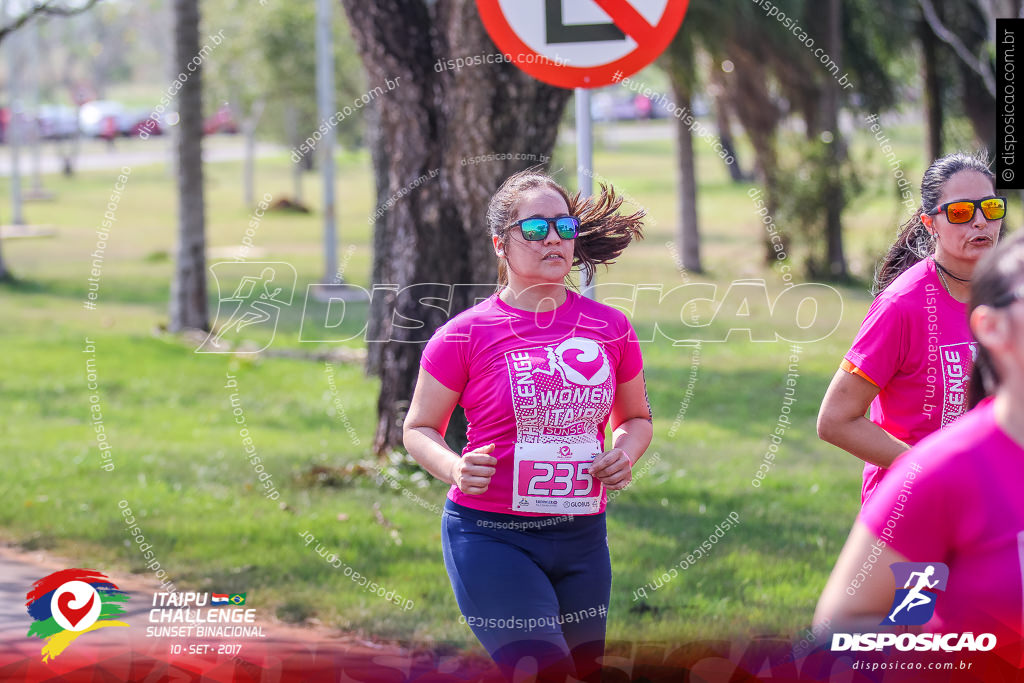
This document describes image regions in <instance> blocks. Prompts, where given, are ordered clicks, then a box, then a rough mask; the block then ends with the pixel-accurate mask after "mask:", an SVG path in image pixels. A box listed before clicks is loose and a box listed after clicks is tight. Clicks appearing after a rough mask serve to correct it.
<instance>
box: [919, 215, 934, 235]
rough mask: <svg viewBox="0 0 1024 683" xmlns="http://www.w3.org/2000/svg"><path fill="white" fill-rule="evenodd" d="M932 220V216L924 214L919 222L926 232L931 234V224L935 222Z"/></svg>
mask: <svg viewBox="0 0 1024 683" xmlns="http://www.w3.org/2000/svg"><path fill="white" fill-rule="evenodd" d="M933 219H934V216H931V215H929V214H926V213H922V214H921V222H922V223H924V227H926V228H928V232H932V224H933V223H934V222H935V221H934V220H933ZM933 234H934V233H933Z"/></svg>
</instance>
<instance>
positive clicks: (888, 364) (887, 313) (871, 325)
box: [846, 297, 907, 388]
mask: <svg viewBox="0 0 1024 683" xmlns="http://www.w3.org/2000/svg"><path fill="white" fill-rule="evenodd" d="M906 332H907V331H906V319H905V316H904V312H903V310H902V308H901V307H900V306H898V305H897V303H896V302H895V301H894V300H893V299H891V298H888V297H885V298H883V297H878V298H876V299H875V300H874V301H873V302H871V308H870V309H868V315H867V317H866V318H864V322H863V323H862V324H861V326H860V331H859V332H857V337H856V338H855V339H854V340H853V346H852V347H851V348H850V350H849V351H848V352H847V353H846V360H848V361H850V363H852V364H853V365H855V366H856V367H857V368H859V369H860V370H862V371H863V372H864V374H866V375H867V376H868V377H870V378H871V381H872V382H874V383H875V384H877V385H878V386H879V387H883V388H884V387H885V385H886V384H888V383H889V380H891V379H892V378H893V376H894V375H895V374H896V371H897V370H899V368H900V366H901V365H902V364H903V360H904V354H905V351H906V344H907V339H906Z"/></svg>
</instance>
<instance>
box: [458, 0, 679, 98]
mask: <svg viewBox="0 0 1024 683" xmlns="http://www.w3.org/2000/svg"><path fill="white" fill-rule="evenodd" d="M594 2H595V3H596V4H597V5H598V6H600V7H602V9H604V10H605V11H606V12H608V14H609V16H611V17H612V19H613V21H614V19H615V13H614V9H613V10H612V11H610V12H609V9H610V8H611V7H612V6H613V5H614V4H625V3H623V2H621V0H614V2H609V0H594ZM689 4H690V0H668V4H667V5H666V6H665V11H664V13H663V14H662V15H661V19H660V20H659V21H658V23H657V24H656V25H655V26H652V27H650V28H651V30H650V31H649V32H648V33H647V35H646V36H644V39H643V40H637V39H636V38H633V39H634V40H635V41H636V42H637V48H636V49H635V50H633V51H632V52H630V53H629V54H628V55H626V56H624V57H620V58H619V59H616V60H615V61H614V62H609V63H608V64H600V65H598V66H587V67H580V66H568V65H561V64H556V63H555V62H553V61H552V60H551V59H550V58H548V57H545V56H544V55H541V54H539V53H538V52H537V51H536V50H534V49H533V48H531V47H530V46H529V45H527V44H526V43H524V42H523V40H522V39H521V38H520V37H519V36H518V35H517V34H516V32H515V30H513V28H512V26H511V25H510V24H509V23H508V20H507V19H505V15H504V14H503V13H502V11H501V5H500V2H499V0H476V6H477V9H478V10H479V11H480V18H481V19H482V20H483V22H484V28H486V29H487V33H488V35H490V37H491V40H493V41H494V44H495V45H497V46H498V49H499V50H501V51H502V52H503V53H504V54H505V55H506V56H507V57H510V58H511V57H512V55H515V54H535V55H537V56H538V57H540V58H541V59H540V60H539V61H535V62H519V63H516V62H513V64H515V65H516V66H517V67H519V68H520V69H522V70H523V71H525V72H526V73H528V74H530V75H531V76H533V77H534V78H536V79H537V80H539V81H544V82H545V83H547V84H549V85H554V86H558V87H559V88H601V87H603V86H606V85H611V84H612V83H617V82H618V81H619V80H620V79H622V78H626V77H627V76H632V75H633V74H635V73H636V72H637V71H640V69H642V68H644V67H645V66H647V65H648V64H650V63H651V62H653V61H654V60H655V59H657V58H658V55H660V54H661V53H662V52H663V51H664V50H665V48H666V47H668V44H669V43H671V42H672V38H674V37H675V35H676V32H677V31H678V30H679V26H680V25H681V24H682V23H683V16H685V15H686V8H687V7H688V6H689ZM616 24H618V22H616ZM627 33H629V32H628V31H627ZM630 35H631V34H630ZM631 37H632V35H631Z"/></svg>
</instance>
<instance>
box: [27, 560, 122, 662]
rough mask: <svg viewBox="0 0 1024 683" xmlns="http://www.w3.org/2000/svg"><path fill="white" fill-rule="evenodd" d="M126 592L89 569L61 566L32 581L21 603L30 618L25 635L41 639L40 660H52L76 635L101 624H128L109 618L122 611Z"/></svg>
mask: <svg viewBox="0 0 1024 683" xmlns="http://www.w3.org/2000/svg"><path fill="white" fill-rule="evenodd" d="M128 597H129V596H128V594H127V593H125V592H124V591H121V590H118V588H117V586H116V585H114V582H113V581H111V580H110V579H108V578H107V577H106V576H105V575H103V574H101V573H100V572H98V571H95V570H93V569H62V570H61V571H59V572H54V573H53V574H50V575H49V576H44V577H43V578H41V579H39V580H38V581H36V582H35V583H34V584H32V590H30V591H29V592H28V595H27V596H26V600H25V606H26V607H27V608H28V614H29V616H30V617H32V619H33V622H32V625H31V626H30V627H29V629H28V634H27V635H29V636H35V637H36V638H41V639H43V640H44V641H46V642H45V644H44V645H43V649H42V655H43V661H44V662H45V661H47V660H50V659H53V658H54V657H56V656H57V655H59V654H60V653H61V652H63V651H64V650H65V649H67V647H68V645H70V644H71V643H73V642H74V641H75V639H76V638H78V637H79V636H81V635H82V634H85V633H88V632H90V631H95V630H97V629H101V628H103V627H105V626H128V624H126V623H124V622H123V621H117V620H115V619H113V617H116V616H118V615H119V614H124V611H125V608H124V604H123V603H124V602H125V601H127V600H128Z"/></svg>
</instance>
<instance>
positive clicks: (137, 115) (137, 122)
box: [117, 109, 164, 138]
mask: <svg viewBox="0 0 1024 683" xmlns="http://www.w3.org/2000/svg"><path fill="white" fill-rule="evenodd" d="M152 113H153V112H151V111H150V110H148V109H132V110H131V111H125V112H124V113H123V114H121V116H120V117H119V118H118V120H117V132H118V133H120V134H121V135H125V136H128V137H133V138H137V137H139V136H140V135H141V134H142V133H143V131H145V132H146V133H147V134H148V135H163V133H164V129H163V127H162V126H161V125H160V121H161V120H162V119H161V118H160V117H157V120H154V119H151V118H150V115H151V114H152Z"/></svg>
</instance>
